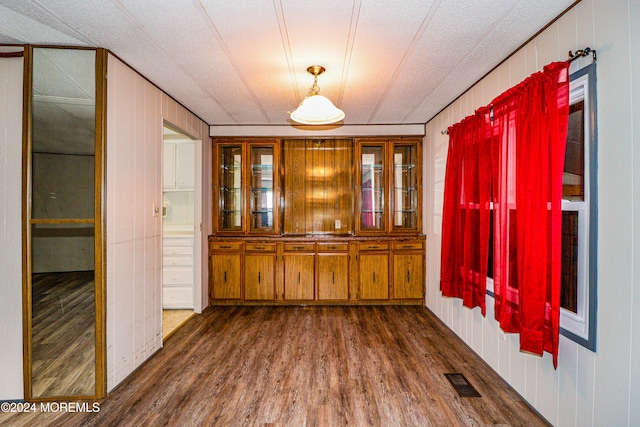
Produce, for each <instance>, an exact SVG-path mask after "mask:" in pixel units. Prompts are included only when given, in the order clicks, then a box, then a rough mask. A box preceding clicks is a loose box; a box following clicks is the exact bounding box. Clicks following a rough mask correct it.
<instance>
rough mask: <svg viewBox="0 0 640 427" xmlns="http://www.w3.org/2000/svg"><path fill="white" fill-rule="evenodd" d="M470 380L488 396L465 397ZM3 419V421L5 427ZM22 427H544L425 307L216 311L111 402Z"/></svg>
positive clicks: (192, 325) (38, 417) (21, 421)
mask: <svg viewBox="0 0 640 427" xmlns="http://www.w3.org/2000/svg"><path fill="white" fill-rule="evenodd" d="M451 372H459V373H462V374H463V375H464V376H465V377H466V378H467V379H468V380H469V381H470V383H471V384H472V385H473V386H474V387H475V388H476V389H477V391H478V392H479V393H480V394H481V396H482V397H467V398H463V397H460V396H458V394H457V393H456V391H455V390H454V389H453V387H452V386H451V384H450V383H449V381H448V380H447V379H446V377H445V376H444V374H445V373H451ZM1 421H2V419H1V418H0V424H1ZM10 421H12V422H13V423H14V424H11V425H33V424H34V423H37V424H38V425H47V424H48V423H50V424H51V425H65V426H73V425H88V426H107V425H108V426H119V425H127V426H129V425H136V426H138V425H150V426H151V425H152V426H161V425H171V426H174V425H175V426H178V425H179V426H186V425H193V426H213V425H219V426H236V425H237V426H243V425H247V426H259V425H271V426H346V425H353V426H486V425H510V426H540V425H546V423H545V421H544V420H543V419H541V418H540V417H539V416H537V415H536V414H535V413H534V412H533V411H532V410H531V409H530V408H529V407H528V406H527V405H526V404H525V403H524V402H523V400H522V399H521V398H520V396H519V395H518V394H517V393H515V392H514V391H513V390H512V389H511V388H510V387H509V386H507V385H506V383H505V382H504V381H503V380H502V379H500V377H499V376H498V375H497V374H496V373H495V372H493V371H492V370H491V369H489V368H488V367H487V365H486V364H485V363H484V362H483V361H482V360H481V359H480V358H478V357H477V356H475V354H473V353H472V352H471V351H470V350H469V348H468V347H467V346H466V345H465V344H464V343H463V342H462V341H460V340H459V339H458V338H457V337H455V335H454V334H453V333H452V332H451V331H449V330H448V329H447V328H446V327H444V326H443V325H442V324H441V323H440V322H439V321H438V320H437V319H436V318H435V316H433V315H432V314H431V313H430V312H429V311H428V310H427V309H426V308H424V307H418V306H366V307H363V306H360V307H336V306H317V307H213V308H209V309H207V310H206V311H205V312H204V313H203V314H202V315H200V316H194V317H193V318H191V319H190V320H189V321H188V322H187V323H186V324H185V326H184V327H182V328H181V329H179V330H178V331H176V333H175V334H174V335H173V336H171V338H169V339H168V340H167V341H166V343H165V347H164V348H163V349H162V350H161V351H159V352H158V353H157V354H156V355H155V356H154V357H152V358H151V359H150V360H149V361H148V362H147V363H146V364H144V365H143V366H142V367H141V368H140V369H138V370H137V371H136V372H135V373H134V374H132V375H131V376H130V377H129V378H128V379H127V380H126V381H125V382H123V383H122V384H121V385H120V386H119V387H118V388H117V389H116V390H114V391H113V392H112V393H111V395H110V396H109V397H108V398H106V399H104V400H103V401H101V402H100V412H98V413H68V414H31V415H29V414H23V416H20V417H16V416H14V417H12V418H11V419H10Z"/></svg>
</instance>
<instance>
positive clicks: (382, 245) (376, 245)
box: [358, 242, 389, 251]
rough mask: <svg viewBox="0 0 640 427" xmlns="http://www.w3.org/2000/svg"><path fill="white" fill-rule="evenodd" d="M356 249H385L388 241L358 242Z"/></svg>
mask: <svg viewBox="0 0 640 427" xmlns="http://www.w3.org/2000/svg"><path fill="white" fill-rule="evenodd" d="M358 249H359V250H361V251H386V250H389V243H387V242H370V243H369V242H368V243H359V244H358Z"/></svg>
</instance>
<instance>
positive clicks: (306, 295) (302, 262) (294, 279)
mask: <svg viewBox="0 0 640 427" xmlns="http://www.w3.org/2000/svg"><path fill="white" fill-rule="evenodd" d="M314 264H315V256H314V255H285V256H284V298H285V299H288V300H312V299H313V281H314Z"/></svg>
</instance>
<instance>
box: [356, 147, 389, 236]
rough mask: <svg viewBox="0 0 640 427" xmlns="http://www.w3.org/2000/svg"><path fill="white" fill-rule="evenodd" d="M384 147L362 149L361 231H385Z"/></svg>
mask: <svg viewBox="0 0 640 427" xmlns="http://www.w3.org/2000/svg"><path fill="white" fill-rule="evenodd" d="M384 151H385V150H384V145H383V144H379V145H362V146H361V147H360V177H359V178H360V224H359V226H360V227H359V228H360V231H384V230H385V215H384V208H385V171H384V166H385V165H384Z"/></svg>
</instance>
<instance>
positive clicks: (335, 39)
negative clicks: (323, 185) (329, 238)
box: [0, 0, 574, 125]
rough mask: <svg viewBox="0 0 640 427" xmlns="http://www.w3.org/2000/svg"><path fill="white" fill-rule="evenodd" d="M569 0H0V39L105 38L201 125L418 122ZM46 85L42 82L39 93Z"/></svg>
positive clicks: (101, 43) (97, 42)
mask: <svg viewBox="0 0 640 427" xmlns="http://www.w3.org/2000/svg"><path fill="white" fill-rule="evenodd" d="M573 3H574V0H494V1H486V0H419V1H418V0H405V1H398V0H352V1H346V0H323V1H310V0H233V1H231V0H144V1H143V0H0V44H3V43H4V44H16V43H20V44H21V43H28V44H56V45H57V44H63V45H77V46H96V47H104V48H107V49H109V50H111V51H112V52H114V53H115V54H116V55H117V56H118V57H120V58H121V59H122V60H124V61H125V62H127V63H128V64H129V65H131V66H132V67H134V68H135V69H136V70H138V71H139V72H140V73H141V74H143V75H144V76H145V77H147V78H148V79H149V80H151V81H152V82H153V83H155V84H156V85H157V86H159V87H161V88H162V89H163V90H165V91H166V92H167V93H169V94H170V95H171V96H173V97H174V98H175V99H176V100H178V101H179V102H180V103H182V104H183V105H184V106H186V107H187V108H189V109H190V110H191V111H192V112H194V113H195V114H197V115H198V116H199V117H201V118H202V119H203V120H205V121H206V122H207V123H209V124H212V125H270V124H274V125H279V124H288V123H290V122H289V121H288V114H287V111H290V110H292V109H293V108H295V107H296V106H297V105H298V103H299V102H300V100H301V99H302V98H303V97H304V95H305V94H306V92H307V90H308V89H309V87H310V86H311V84H312V83H313V77H312V76H311V75H309V74H307V72H306V69H307V67H308V66H309V65H314V64H319V65H323V66H324V67H325V68H326V69H327V71H326V72H325V73H324V74H323V75H321V76H320V77H319V86H320V89H321V93H322V94H323V95H325V96H327V97H329V98H330V99H331V100H332V101H333V102H334V103H335V104H336V105H337V106H338V107H340V108H341V109H342V110H344V111H345V113H346V118H345V120H344V123H345V124H409V123H425V122H426V121H427V120H429V119H430V118H431V117H433V116H434V115H435V114H436V113H437V112H438V111H440V110H441V109H442V108H443V107H444V106H446V105H447V104H448V103H450V102H451V101H452V100H453V99H455V98H456V97H457V96H458V95H459V94H460V93H462V92H464V91H465V90H466V89H467V88H468V87H469V86H471V85H472V84H473V83H474V82H475V81H477V80H478V79H479V78H480V77H482V76H483V75H484V74H486V73H487V72H488V71H489V70H491V69H492V68H493V67H494V66H495V65H496V64H498V63H499V62H500V61H502V60H503V59H504V58H506V57H507V56H508V55H509V54H510V53H511V52H513V51H514V50H515V49H516V48H517V47H519V46H520V45H521V44H522V43H523V42H525V41H526V40H528V39H529V38H530V37H531V36H532V35H534V34H535V33H536V32H537V31H538V30H540V29H541V28H542V27H544V26H545V25H546V24H547V23H548V22H550V21H551V20H552V19H553V18H555V17H556V16H557V15H559V14H560V13H562V12H563V11H564V10H565V9H566V8H567V7H569V6H570V5H571V4H573ZM43 95H44V94H43Z"/></svg>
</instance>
